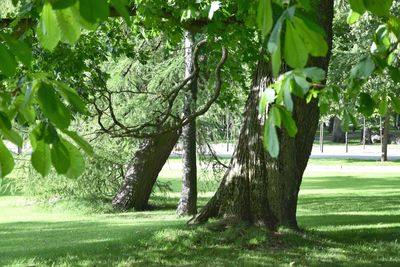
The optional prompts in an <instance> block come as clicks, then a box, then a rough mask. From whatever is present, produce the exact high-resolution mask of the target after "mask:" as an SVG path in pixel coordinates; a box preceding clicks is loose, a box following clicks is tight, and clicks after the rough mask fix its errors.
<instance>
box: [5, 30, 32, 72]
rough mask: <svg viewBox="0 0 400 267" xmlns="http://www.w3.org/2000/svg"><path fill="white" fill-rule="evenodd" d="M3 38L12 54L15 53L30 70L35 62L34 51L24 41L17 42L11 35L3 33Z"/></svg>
mask: <svg viewBox="0 0 400 267" xmlns="http://www.w3.org/2000/svg"><path fill="white" fill-rule="evenodd" d="M1 36H2V37H3V39H4V40H5V41H6V43H7V45H8V47H9V48H10V50H11V53H13V54H14V56H16V57H17V59H18V60H19V61H20V62H22V64H24V65H25V66H26V67H28V68H29V67H30V65H31V62H32V60H33V56H32V49H31V48H30V47H29V46H28V45H27V44H26V43H25V42H24V41H21V40H17V39H15V38H14V37H12V36H11V35H8V34H5V33H1Z"/></svg>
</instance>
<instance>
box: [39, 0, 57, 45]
mask: <svg viewBox="0 0 400 267" xmlns="http://www.w3.org/2000/svg"><path fill="white" fill-rule="evenodd" d="M37 34H38V39H39V41H40V43H41V44H42V45H43V47H44V48H45V49H48V50H50V51H52V50H53V49H54V48H55V47H56V46H57V44H58V42H59V41H60V40H61V32H60V28H59V25H58V19H57V15H56V12H55V11H54V10H53V8H52V6H51V4H50V3H48V2H46V3H45V4H44V6H43V9H42V13H41V14H40V21H39V24H38V29H37Z"/></svg>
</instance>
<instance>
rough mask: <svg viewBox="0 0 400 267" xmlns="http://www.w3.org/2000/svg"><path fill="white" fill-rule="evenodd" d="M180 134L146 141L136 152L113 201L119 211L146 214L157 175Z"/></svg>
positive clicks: (170, 133)
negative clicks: (144, 211)
mask: <svg viewBox="0 0 400 267" xmlns="http://www.w3.org/2000/svg"><path fill="white" fill-rule="evenodd" d="M179 136H180V131H171V132H167V133H165V134H162V135H159V136H156V137H153V138H149V139H146V140H144V141H143V142H142V144H141V146H140V148H139V149H138V150H137V151H136V152H135V154H134V156H133V159H132V161H131V163H130V164H129V166H128V168H127V171H126V174H125V178H124V181H123V182H122V185H121V188H120V190H119V192H118V193H117V194H116V195H115V196H114V199H113V201H112V204H113V207H114V208H115V209H117V210H124V211H125V210H129V209H132V208H134V209H135V210H145V209H147V208H148V201H149V198H150V195H151V192H152V189H153V186H154V184H155V182H156V180H157V177H158V174H159V172H160V171H161V169H162V167H163V166H164V164H165V162H166V161H167V159H168V156H169V155H170V153H171V151H172V149H173V148H174V146H175V144H176V142H177V141H178V138H179Z"/></svg>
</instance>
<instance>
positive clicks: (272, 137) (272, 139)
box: [264, 118, 279, 158]
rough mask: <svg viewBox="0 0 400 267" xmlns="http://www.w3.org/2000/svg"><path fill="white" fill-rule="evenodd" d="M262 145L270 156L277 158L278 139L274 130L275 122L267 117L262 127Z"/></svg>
mask: <svg viewBox="0 0 400 267" xmlns="http://www.w3.org/2000/svg"><path fill="white" fill-rule="evenodd" d="M264 147H265V149H266V150H267V151H268V152H269V154H270V155H271V157H273V158H277V157H278V155H279V140H278V134H277V132H276V127H275V123H274V122H273V121H272V120H271V119H270V118H268V119H267V121H266V123H265V127H264Z"/></svg>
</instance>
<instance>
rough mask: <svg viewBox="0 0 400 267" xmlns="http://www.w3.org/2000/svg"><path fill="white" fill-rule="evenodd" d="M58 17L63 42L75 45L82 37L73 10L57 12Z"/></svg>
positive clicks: (67, 9)
mask: <svg viewBox="0 0 400 267" xmlns="http://www.w3.org/2000/svg"><path fill="white" fill-rule="evenodd" d="M56 15H57V20H58V25H59V28H60V31H61V41H63V42H64V43H68V44H70V45H73V44H74V43H75V42H76V41H78V39H79V37H80V36H81V26H80V24H79V23H78V21H77V20H76V19H75V16H74V13H73V12H72V9H70V8H66V9H60V10H57V11H56Z"/></svg>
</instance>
